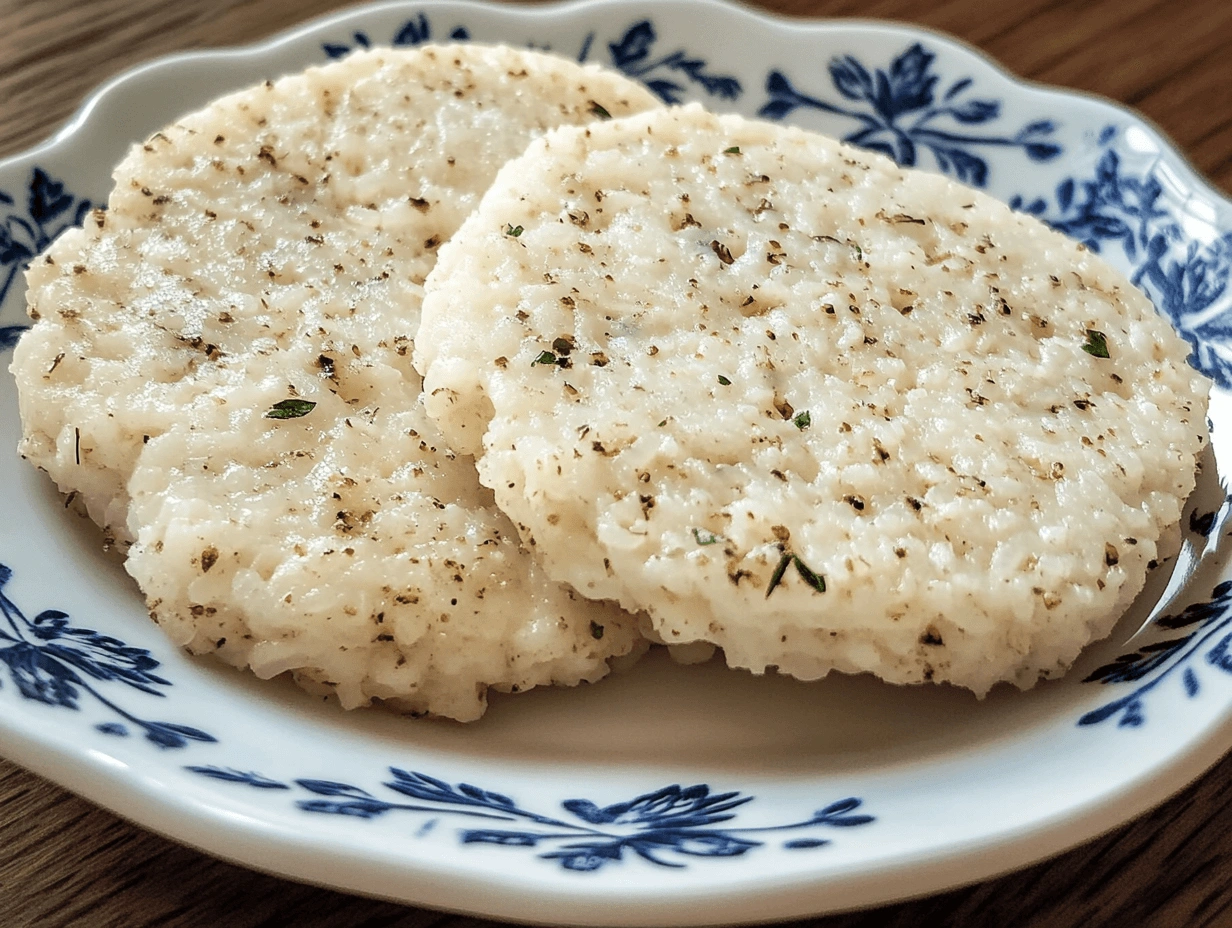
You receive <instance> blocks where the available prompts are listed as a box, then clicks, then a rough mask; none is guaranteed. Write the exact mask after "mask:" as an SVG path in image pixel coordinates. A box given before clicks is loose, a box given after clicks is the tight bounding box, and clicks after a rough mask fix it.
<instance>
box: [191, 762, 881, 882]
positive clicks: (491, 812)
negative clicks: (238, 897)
mask: <svg viewBox="0 0 1232 928" xmlns="http://www.w3.org/2000/svg"><path fill="white" fill-rule="evenodd" d="M186 769H187V770H190V771H192V772H194V773H199V774H201V775H202V776H207V777H210V778H212V779H216V780H223V781H226V782H230V783H242V784H246V785H248V786H252V787H255V788H257V789H290V787H289V786H288V785H287V784H285V783H281V782H279V781H277V780H272V779H270V778H269V777H265V776H262V775H260V774H257V773H248V772H244V771H240V770H233V769H231V768H227V767H212V766H204V767H203V766H193V767H187V768H186ZM389 772H390V773H391V774H392V775H393V779H392V780H390V781H389V782H386V783H385V784H384V786H385V787H386V788H387V789H389V790H392V791H393V792H395V793H398V794H399V795H400V796H403V797H406V798H409V799H412V800H414V801H413V802H404V801H392V802H391V801H389V800H386V799H381V798H378V797H376V796H374V795H373V794H372V793H370V792H368V791H367V790H365V789H361V788H360V787H358V786H352V785H351V784H349V783H339V782H336V781H334V780H296V781H295V785H296V786H299V787H300V788H301V789H304V790H307V791H308V792H309V793H312V794H314V795H317V796H322V797H326V798H322V799H301V800H299V801H298V802H297V803H296V804H297V805H298V806H299V808H300V809H302V810H304V811H305V812H316V813H323V814H327V815H346V816H352V817H354V818H363V819H372V818H376V817H378V816H382V815H385V814H387V813H389V812H419V813H426V814H428V815H431V816H433V818H430V819H428V820H427V821H425V822H424V823H423V824H422V826H421V827H420V829H419V833H420V834H424V833H426V832H427V831H430V830H431V829H432V828H433V827H435V824H436V821H437V820H438V819H439V817H440V816H442V815H457V816H464V817H467V818H476V819H487V820H490V821H495V822H519V823H521V826H520V827H518V828H515V829H510V828H492V827H484V828H467V829H462V830H461V831H460V832H459V835H458V837H459V839H460V840H461V842H462V843H463V844H492V845H497V846H499V847H522V848H540V847H543V848H545V849H544V850H543V852H542V853H540V854H539V855H538V856H539V857H540V858H541V859H543V860H552V861H556V862H558V863H559V864H560V865H561V867H563V868H564V869H566V870H573V871H580V872H590V871H595V870H599V869H601V868H603V867H605V866H607V865H608V864H614V863H618V862H620V861H622V860H624V857H625V853H626V852H629V853H630V854H632V855H635V856H636V857H640V858H642V859H643V860H646V861H649V862H650V863H652V864H657V865H658V866H661V867H672V868H683V867H684V866H686V864H685V863H684V862H682V861H681V860H680V858H686V859H688V858H701V857H740V856H742V855H744V854H746V853H748V852H749V851H751V850H753V849H754V848H758V847H762V846H763V845H764V844H765V842H764V841H760V840H757V839H756V838H754V837H752V836H753V835H767V834H770V833H773V832H785V831H799V830H801V829H809V828H853V827H856V826H859V825H867V824H869V823H871V822H873V821H875V820H876V819H875V818H874V817H873V816H871V815H865V814H863V813H858V812H857V811H856V810H857V809H859V808H860V807H861V806H862V805H863V802H862V800H860V799H856V798H854V797H849V798H847V799H840V800H838V801H837V802H831V803H830V804H829V805H826V806H824V807H823V808H820V809H818V810H816V811H815V812H813V813H812V814H811V815H810V816H809V817H808V818H806V819H803V820H801V821H798V822H790V823H787V824H783V825H768V826H760V827H745V828H737V827H733V826H731V825H728V824H726V823H728V822H731V821H733V820H734V819H735V818H736V817H737V816H738V814H739V813H737V812H736V811H735V810H736V809H738V808H740V807H741V806H744V805H746V804H747V803H749V802H752V801H753V797H752V796H745V795H742V794H740V793H738V792H726V793H715V792H711V790H710V787H709V786H706V785H704V784H698V785H695V786H679V785H673V786H665V787H663V788H662V789H659V790H655V791H654V792H651V793H643V794H642V795H640V796H636V797H634V798H633V799H630V800H628V801H626V802H617V803H613V804H611V805H606V806H599V805H597V804H595V803H594V802H591V801H590V800H589V799H566V800H565V801H563V802H562V803H561V807H562V808H563V809H564V810H565V811H566V812H568V813H569V815H570V817H569V818H564V817H556V816H552V815H541V814H539V813H538V812H533V811H529V810H527V809H523V808H522V807H521V806H519V805H518V803H517V802H516V801H515V800H513V799H512V798H510V797H509V796H506V795H504V794H503V793H497V792H492V791H491V790H486V789H481V788H480V787H478V786H472V785H471V784H469V783H459V784H457V785H452V784H450V783H446V782H445V781H444V780H440V779H437V778H436V777H432V776H428V775H427V774H425V773H417V772H414V771H410V770H401V769H399V768H397V767H390V768H389ZM829 843H830V839H828V838H822V837H817V836H816V835H810V836H806V837H799V838H793V839H790V840H788V841H785V842H783V844H782V847H784V848H785V849H788V850H803V849H808V848H818V847H824V846H825V845H827V844H829Z"/></svg>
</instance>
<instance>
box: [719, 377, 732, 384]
mask: <svg viewBox="0 0 1232 928" xmlns="http://www.w3.org/2000/svg"><path fill="white" fill-rule="evenodd" d="M719 383H721V384H722V385H723V386H725V387H730V386H731V381H730V380H728V379H727V378H726V377H724V376H723V375H722V374H719Z"/></svg>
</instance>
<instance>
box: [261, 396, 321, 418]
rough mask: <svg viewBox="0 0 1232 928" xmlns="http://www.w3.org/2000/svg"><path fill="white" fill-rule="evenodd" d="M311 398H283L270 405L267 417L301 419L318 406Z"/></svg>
mask: <svg viewBox="0 0 1232 928" xmlns="http://www.w3.org/2000/svg"><path fill="white" fill-rule="evenodd" d="M316 405H317V404H316V403H314V402H312V401H311V400H281V401H279V402H277V403H275V404H274V405H273V406H271V407H270V409H269V411H268V412H267V413H266V414H265V418H266V419H300V418H303V417H304V416H306V415H308V413H310V412H312V410H313V409H315V408H316Z"/></svg>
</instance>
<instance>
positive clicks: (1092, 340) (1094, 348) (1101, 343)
mask: <svg viewBox="0 0 1232 928" xmlns="http://www.w3.org/2000/svg"><path fill="white" fill-rule="evenodd" d="M1082 350H1083V351H1085V352H1086V353H1087V354H1089V355H1091V356H1093V357H1096V358H1110V357H1112V356H1111V355H1110V354H1108V339H1107V337H1106V336H1105V335H1104V333H1103V332H1097V331H1096V330H1095V329H1087V340H1086V343H1085V344H1083V346H1082Z"/></svg>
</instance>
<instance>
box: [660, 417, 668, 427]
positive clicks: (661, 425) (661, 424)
mask: <svg viewBox="0 0 1232 928" xmlns="http://www.w3.org/2000/svg"><path fill="white" fill-rule="evenodd" d="M665 425H667V420H666V419H664V420H663V421H662V422H660V423H659V428H663V426H665Z"/></svg>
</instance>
